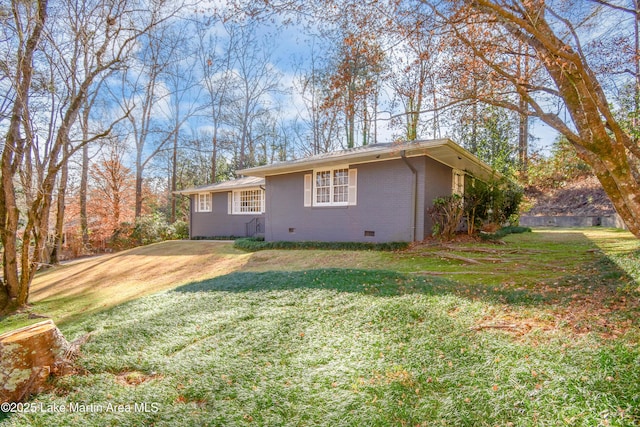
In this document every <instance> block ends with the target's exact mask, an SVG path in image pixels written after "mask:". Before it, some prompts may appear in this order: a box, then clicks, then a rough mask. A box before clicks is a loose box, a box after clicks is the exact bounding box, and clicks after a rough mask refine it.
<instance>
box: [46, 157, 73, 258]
mask: <svg viewBox="0 0 640 427" xmlns="http://www.w3.org/2000/svg"><path fill="white" fill-rule="evenodd" d="M68 178H69V166H68V164H67V162H64V163H63V164H62V168H61V169H60V182H59V184H58V200H57V206H56V207H57V210H56V228H55V234H54V238H55V241H54V245H53V249H52V251H51V257H50V260H49V262H50V263H51V264H54V265H56V264H59V263H60V254H61V252H62V244H63V242H64V211H65V195H66V193H67V181H68Z"/></svg>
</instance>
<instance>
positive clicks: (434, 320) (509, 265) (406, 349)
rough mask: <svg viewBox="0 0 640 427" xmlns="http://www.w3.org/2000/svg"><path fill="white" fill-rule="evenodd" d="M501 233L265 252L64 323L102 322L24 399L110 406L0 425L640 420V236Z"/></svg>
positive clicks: (75, 333) (80, 330) (83, 329)
mask: <svg viewBox="0 0 640 427" xmlns="http://www.w3.org/2000/svg"><path fill="white" fill-rule="evenodd" d="M504 240H505V241H506V244H505V245H501V244H493V243H482V244H478V243H458V244H453V245H446V246H442V245H435V244H433V245H422V246H415V247H413V248H411V249H409V250H407V251H402V252H396V253H388V252H350V251H310V250H300V251H283V250H279V251H262V252H259V253H255V254H252V255H251V258H250V259H249V260H248V262H246V263H245V264H242V266H241V267H239V268H238V269H237V270H236V271H235V272H230V273H229V274H225V275H221V276H219V277H214V278H209V279H204V280H196V281H192V282H191V283H188V284H185V285H182V286H180V287H178V288H175V289H173V290H167V291H163V292H160V293H156V294H154V295H150V296H144V297H141V298H139V299H136V300H133V301H129V302H127V303H124V304H121V305H119V306H116V307H113V308H110V309H107V310H104V311H98V312H92V313H90V314H86V315H84V316H76V317H74V318H73V319H72V320H70V321H67V322H65V323H64V324H63V325H62V327H61V329H62V331H63V333H64V334H65V336H66V337H67V338H69V339H74V338H77V337H79V336H81V335H83V334H85V333H87V332H91V333H92V338H91V340H90V341H89V342H88V343H87V344H85V345H84V346H83V355H82V357H80V359H79V360H78V363H79V365H80V366H81V368H82V369H81V372H80V374H79V375H74V376H66V377H60V378H57V379H55V380H53V382H52V384H51V389H50V390H49V391H48V392H46V393H43V394H40V395H38V396H36V397H34V398H32V400H31V401H30V402H32V403H33V402H35V403H38V404H40V403H42V405H43V407H44V408H47V407H52V405H54V404H55V405H58V407H59V406H64V407H66V408H69V405H70V404H84V405H90V404H93V405H94V409H95V408H102V409H103V411H104V412H101V413H88V412H75V413H64V414H51V413H42V412H37V413H32V414H11V415H8V416H6V418H5V419H4V420H2V415H0V424H2V425H11V426H13V425H16V426H18V425H25V426H49V425H56V426H65V425H69V426H71V425H73V426H76V425H89V426H92V425H95V426H103V425H119V426H120V425H123V426H137V425H157V426H164V425H167V426H168V425H185V426H202V425H214V426H217V425H220V426H254V425H257V426H271V425H287V426H294V425H295V426H362V425H367V426H396V425H397V426H402V425H408V426H415V425H422V426H431V425H445V426H495V425H501V426H507V425H514V426H545V425H547V426H557V425H567V426H597V425H611V426H633V425H638V424H640V409H639V408H640V349H639V346H638V344H639V341H640V333H639V327H640V324H639V320H638V319H639V318H640V316H638V314H640V311H639V310H638V293H637V290H636V288H637V285H638V282H637V278H636V277H635V274H636V273H635V271H636V269H635V263H634V260H636V259H637V256H638V255H637V254H638V248H639V245H638V241H637V240H635V239H634V238H632V237H630V235H629V234H628V233H616V232H613V231H610V230H598V229H589V230H572V231H567V230H546V231H543V232H538V231H536V232H534V233H525V234H518V235H510V236H507V237H505V238H504ZM452 255H453V257H452ZM238 256H240V255H238ZM460 258H462V260H461V259H460ZM464 259H466V260H467V261H464ZM469 260H473V262H469ZM627 267H628V269H627ZM634 284H635V285H634ZM45 302H46V300H45V301H43V303H45ZM136 403H138V404H140V403H147V404H149V405H150V406H148V409H150V411H149V412H142V411H138V412H136V411H135V409H136V408H135V406H134V405H135V404H136ZM109 404H111V405H123V406H122V407H121V409H127V406H126V405H130V407H129V409H130V410H131V411H132V412H117V411H113V410H111V411H109V409H113V407H109V406H108V405H109ZM151 405H153V406H151ZM155 409H157V412H155V411H154V410H155Z"/></svg>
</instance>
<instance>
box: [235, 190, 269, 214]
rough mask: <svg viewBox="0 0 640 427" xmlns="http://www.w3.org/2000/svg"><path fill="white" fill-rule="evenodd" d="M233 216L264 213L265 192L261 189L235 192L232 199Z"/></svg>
mask: <svg viewBox="0 0 640 427" xmlns="http://www.w3.org/2000/svg"><path fill="white" fill-rule="evenodd" d="M231 199H232V200H231V205H232V207H233V208H232V210H231V213H232V214H233V215H250V214H260V213H263V212H264V190H263V189H261V188H255V189H249V190H235V191H234V192H233V195H232V198H231Z"/></svg>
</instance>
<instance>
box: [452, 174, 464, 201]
mask: <svg viewBox="0 0 640 427" xmlns="http://www.w3.org/2000/svg"><path fill="white" fill-rule="evenodd" d="M451 194H457V195H459V196H464V172H463V171H461V170H460V169H454V170H453V186H452V189H451Z"/></svg>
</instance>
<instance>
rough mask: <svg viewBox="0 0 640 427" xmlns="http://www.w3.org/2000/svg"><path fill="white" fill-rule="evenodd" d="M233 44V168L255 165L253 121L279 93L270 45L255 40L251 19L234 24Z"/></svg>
mask: <svg viewBox="0 0 640 427" xmlns="http://www.w3.org/2000/svg"><path fill="white" fill-rule="evenodd" d="M232 31H234V32H236V34H237V39H236V40H237V44H236V45H235V49H234V51H233V63H234V65H235V66H234V69H233V74H234V82H235V88H234V89H235V91H234V100H235V102H233V103H232V104H231V106H230V107H231V108H232V111H231V113H230V114H231V116H230V117H229V118H230V121H229V122H228V123H227V125H229V126H230V127H232V128H233V129H234V130H235V132H236V135H237V138H238V147H237V168H238V169H242V168H245V167H248V166H251V165H253V164H255V159H256V158H255V146H254V143H253V142H254V136H255V135H254V133H253V132H254V124H255V123H256V120H257V118H258V117H260V116H263V115H265V114H267V112H268V110H269V108H273V107H274V105H273V102H274V99H275V95H277V94H278V93H280V92H281V88H280V73H279V72H278V70H277V69H276V68H275V67H274V66H273V64H272V57H271V55H272V51H273V46H272V44H270V42H269V41H268V40H267V41H259V40H258V38H257V35H256V32H255V26H254V25H252V23H251V22H247V23H245V24H244V25H241V26H237V27H235V28H234V29H233V30H232Z"/></svg>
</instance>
